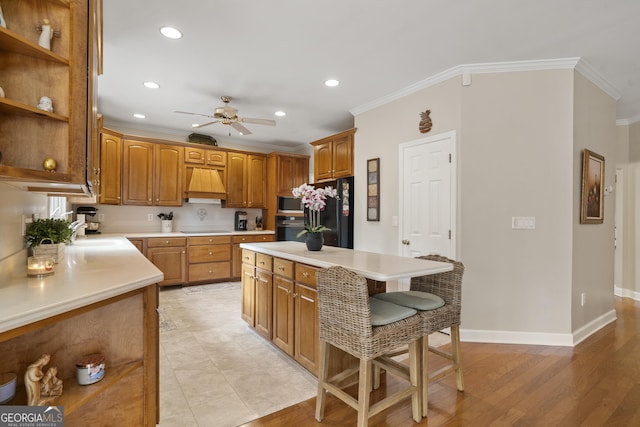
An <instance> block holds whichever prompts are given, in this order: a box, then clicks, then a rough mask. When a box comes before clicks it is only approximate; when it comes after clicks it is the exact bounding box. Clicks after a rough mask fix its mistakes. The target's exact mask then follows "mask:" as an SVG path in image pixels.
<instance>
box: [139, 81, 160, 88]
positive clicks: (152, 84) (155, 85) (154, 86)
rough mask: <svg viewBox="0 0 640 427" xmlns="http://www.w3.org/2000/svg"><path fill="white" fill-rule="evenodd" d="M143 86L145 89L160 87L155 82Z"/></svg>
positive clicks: (145, 83)
mask: <svg viewBox="0 0 640 427" xmlns="http://www.w3.org/2000/svg"><path fill="white" fill-rule="evenodd" d="M143 85H145V87H148V88H149V89H158V88H159V87H160V85H159V84H158V83H154V82H144V83H143Z"/></svg>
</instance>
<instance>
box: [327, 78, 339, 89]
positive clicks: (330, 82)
mask: <svg viewBox="0 0 640 427" xmlns="http://www.w3.org/2000/svg"><path fill="white" fill-rule="evenodd" d="M324 84H325V85H326V86H329V87H335V86H338V85H339V84H340V82H339V81H337V80H336V79H329V80H327V81H325V82H324Z"/></svg>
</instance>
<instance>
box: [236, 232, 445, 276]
mask: <svg viewBox="0 0 640 427" xmlns="http://www.w3.org/2000/svg"><path fill="white" fill-rule="evenodd" d="M240 247H241V248H243V249H247V250H250V251H254V252H260V253H263V254H266V255H271V256H274V257H278V258H284V259H288V260H291V261H295V262H300V263H303V264H307V265H311V266H314V267H320V268H327V267H332V266H336V265H341V266H343V267H345V268H346V269H348V270H351V271H354V272H356V273H358V274H360V275H362V276H364V277H366V278H368V279H372V280H378V281H389V280H398V279H405V278H409V277H416V276H422V275H425V274H435V273H443V272H445V271H450V270H451V269H452V268H453V267H452V265H451V264H450V263H446V262H438V261H428V260H421V259H420V260H419V259H415V258H408V257H401V256H398V255H388V254H379V253H374V252H366V251H360V250H354V249H346V248H336V247H333V246H323V247H322V250H321V251H309V250H307V248H306V245H305V244H304V243H300V242H291V241H288V242H264V243H262V242H261V243H241V244H240Z"/></svg>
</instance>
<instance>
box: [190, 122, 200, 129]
mask: <svg viewBox="0 0 640 427" xmlns="http://www.w3.org/2000/svg"><path fill="white" fill-rule="evenodd" d="M191 127H192V128H199V127H200V125H199V124H198V123H194V124H192V125H191Z"/></svg>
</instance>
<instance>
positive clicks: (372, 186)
mask: <svg viewBox="0 0 640 427" xmlns="http://www.w3.org/2000/svg"><path fill="white" fill-rule="evenodd" d="M367 221H380V158H377V159H369V160H367Z"/></svg>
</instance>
